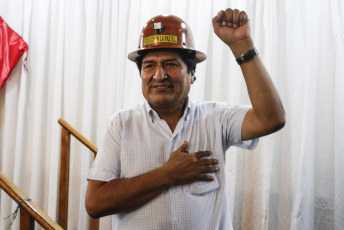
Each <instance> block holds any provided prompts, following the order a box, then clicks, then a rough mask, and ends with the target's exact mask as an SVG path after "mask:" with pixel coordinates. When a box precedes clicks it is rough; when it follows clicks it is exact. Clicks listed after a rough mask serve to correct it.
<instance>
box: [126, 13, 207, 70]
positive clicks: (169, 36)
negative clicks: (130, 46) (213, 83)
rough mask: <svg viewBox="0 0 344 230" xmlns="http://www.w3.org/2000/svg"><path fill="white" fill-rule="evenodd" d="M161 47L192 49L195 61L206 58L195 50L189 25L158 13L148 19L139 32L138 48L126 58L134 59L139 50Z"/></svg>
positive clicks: (173, 17) (176, 18) (174, 17)
mask: <svg viewBox="0 0 344 230" xmlns="http://www.w3.org/2000/svg"><path fill="white" fill-rule="evenodd" d="M162 48H163V49H165V48H171V49H186V50H194V51H196V58H197V63H200V62H202V61H204V60H205V59H206V58H207V56H206V55H205V54H204V53H202V52H200V51H198V50H195V45H194V41H193V37H192V32H191V30H190V28H189V26H188V25H187V24H186V23H185V22H184V21H183V20H182V19H180V18H178V17H176V16H173V15H158V16H156V17H153V18H152V19H150V20H149V21H148V22H147V23H146V25H145V26H144V27H143V29H142V32H141V34H140V40H139V47H138V50H136V51H134V52H131V53H129V55H128V58H129V60H131V61H135V59H136V57H138V56H139V54H138V52H139V51H140V50H150V49H162Z"/></svg>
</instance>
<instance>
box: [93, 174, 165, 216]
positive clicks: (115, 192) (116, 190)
mask: <svg viewBox="0 0 344 230" xmlns="http://www.w3.org/2000/svg"><path fill="white" fill-rule="evenodd" d="M92 182H94V181H89V185H88V186H89V187H91V188H88V189H87V193H86V209H87V211H88V213H89V215H90V216H92V217H97V218H99V217H102V216H106V215H111V214H116V213H120V212H125V211H130V210H134V209H137V208H139V207H141V206H142V205H144V204H146V203H147V202H149V201H150V200H152V199H154V198H155V197H157V196H159V195H160V194H161V193H162V192H164V191H165V190H166V189H168V188H169V186H170V185H169V182H168V180H167V177H166V176H165V171H164V170H163V169H162V168H158V169H156V170H153V171H150V172H148V173H145V174H142V175H140V176H136V177H133V178H128V179H114V180H111V181H109V182H107V183H103V184H102V185H101V186H99V187H97V188H96V189H94V188H92V186H93V185H92Z"/></svg>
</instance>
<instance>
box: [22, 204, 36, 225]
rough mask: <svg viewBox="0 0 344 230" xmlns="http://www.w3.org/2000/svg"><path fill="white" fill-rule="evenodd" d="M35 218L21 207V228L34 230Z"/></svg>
mask: <svg viewBox="0 0 344 230" xmlns="http://www.w3.org/2000/svg"><path fill="white" fill-rule="evenodd" d="M34 229H35V219H34V218H33V217H31V216H30V215H29V213H27V212H26V211H25V210H24V208H22V207H20V230H34Z"/></svg>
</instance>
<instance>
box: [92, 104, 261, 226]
mask: <svg viewBox="0 0 344 230" xmlns="http://www.w3.org/2000/svg"><path fill="white" fill-rule="evenodd" d="M249 108H250V107H249V106H237V105H235V106H231V105H228V104H224V103H216V102H202V103H201V102H199V103H196V102H192V101H191V100H188V104H187V106H186V108H185V111H184V114H183V116H182V118H181V119H180V120H179V122H178V124H177V126H176V128H175V130H174V132H172V131H171V129H170V128H169V126H168V124H167V123H166V122H165V120H163V119H160V118H159V116H158V114H157V113H156V112H155V111H154V110H153V109H152V108H151V107H150V106H149V104H148V103H147V102H145V103H143V104H140V105H138V106H136V107H134V108H131V109H128V110H123V111H120V112H118V113H116V114H115V115H114V116H112V117H111V118H110V120H109V122H108V125H107V129H106V132H105V134H104V136H103V139H102V142H101V144H100V146H99V150H98V153H97V157H96V159H95V161H94V163H93V166H92V168H91V170H90V172H89V175H88V179H92V180H99V181H110V180H112V179H118V178H130V177H134V176H138V175H140V174H143V173H146V172H148V171H151V170H154V169H156V168H158V167H161V166H162V165H164V164H165V163H166V162H167V161H168V159H169V158H170V155H171V153H173V152H174V151H175V150H176V149H178V148H179V147H180V146H181V145H182V144H183V142H184V141H185V140H186V141H188V142H189V146H188V152H190V153H191V152H197V151H206V150H209V151H211V152H212V155H211V158H215V159H217V160H218V161H219V163H218V166H219V168H220V171H219V172H217V173H212V174H211V175H212V176H214V177H215V180H214V181H211V182H194V183H192V184H188V185H183V186H175V187H171V188H170V189H169V190H167V191H165V192H163V193H162V194H160V195H159V196H158V197H156V198H155V199H153V200H151V201H150V202H148V203H147V204H145V205H143V206H142V207H140V208H138V209H137V210H135V211H131V212H128V213H121V214H117V215H113V216H112V226H113V229H130V230H132V229H140V230H142V229H147V230H154V229H159V230H161V229H163V230H167V229H183V230H193V229H195V230H202V229H208V230H215V229H232V220H231V213H230V210H229V203H228V189H227V185H226V180H225V170H224V167H225V152H226V150H227V149H228V148H229V147H230V146H232V145H234V146H238V147H242V148H248V149H253V148H254V147H255V146H256V145H257V143H258V139H255V140H252V141H245V142H243V141H242V140H241V126H242V122H243V119H244V116H245V114H246V112H247V110H248V109H249Z"/></svg>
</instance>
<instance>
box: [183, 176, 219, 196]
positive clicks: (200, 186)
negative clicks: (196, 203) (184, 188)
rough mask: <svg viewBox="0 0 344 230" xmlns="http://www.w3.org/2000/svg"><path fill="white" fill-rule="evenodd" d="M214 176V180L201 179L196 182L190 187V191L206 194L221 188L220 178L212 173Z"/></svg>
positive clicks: (194, 193)
mask: <svg viewBox="0 0 344 230" xmlns="http://www.w3.org/2000/svg"><path fill="white" fill-rule="evenodd" d="M211 176H213V177H214V180H213V181H200V182H194V183H192V184H191V185H190V187H189V193H190V194H192V195H195V196H204V195H207V194H210V193H213V192H216V191H217V190H218V189H219V180H218V178H217V176H216V175H215V174H211Z"/></svg>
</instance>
